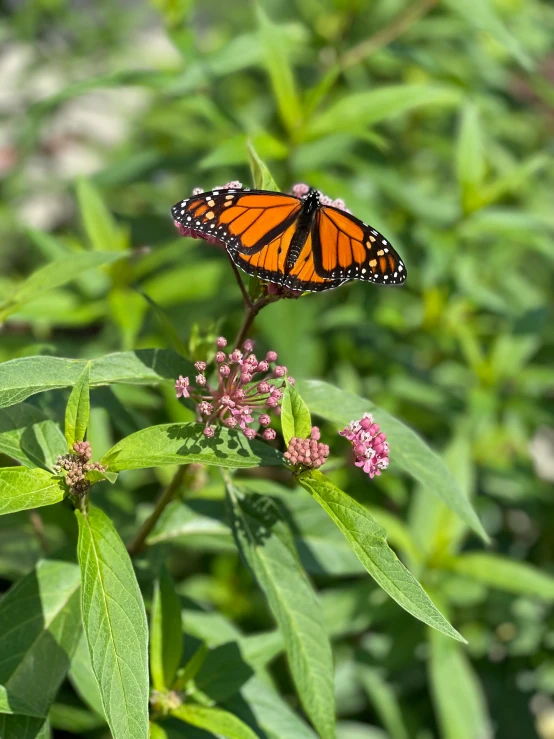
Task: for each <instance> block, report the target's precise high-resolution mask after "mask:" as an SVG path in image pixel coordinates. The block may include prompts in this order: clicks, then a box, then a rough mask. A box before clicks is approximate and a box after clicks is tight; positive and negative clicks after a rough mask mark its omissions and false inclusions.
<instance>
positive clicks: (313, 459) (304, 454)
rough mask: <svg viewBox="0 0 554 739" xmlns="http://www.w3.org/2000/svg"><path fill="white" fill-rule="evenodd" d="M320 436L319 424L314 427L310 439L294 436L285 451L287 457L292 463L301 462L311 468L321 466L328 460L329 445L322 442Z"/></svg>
mask: <svg viewBox="0 0 554 739" xmlns="http://www.w3.org/2000/svg"><path fill="white" fill-rule="evenodd" d="M320 438H321V434H320V433H319V429H318V427H317V426H314V427H313V428H312V430H311V433H310V438H309V439H301V438H300V437H298V436H293V437H292V439H291V440H290V441H289V445H288V448H287V451H286V452H285V459H287V460H288V461H289V462H290V464H292V465H296V464H301V465H302V466H303V467H310V468H315V467H321V465H322V464H325V462H326V461H327V457H328V456H329V447H328V446H327V444H320V443H319V439H320Z"/></svg>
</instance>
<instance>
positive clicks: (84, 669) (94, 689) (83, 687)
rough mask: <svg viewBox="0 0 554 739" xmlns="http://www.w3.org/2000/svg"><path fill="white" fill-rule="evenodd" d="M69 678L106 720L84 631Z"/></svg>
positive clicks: (82, 695)
mask: <svg viewBox="0 0 554 739" xmlns="http://www.w3.org/2000/svg"><path fill="white" fill-rule="evenodd" d="M69 679H70V681H71V683H72V685H73V687H74V688H75V690H76V691H77V693H78V694H79V695H80V696H81V698H82V699H83V701H84V702H85V703H86V705H87V706H89V708H91V709H92V710H93V711H94V712H95V713H97V714H98V715H99V716H101V717H102V718H103V719H104V721H105V715H104V707H103V706H102V697H101V696H100V691H99V689H98V684H97V682H96V678H95V677H94V673H93V671H92V664H91V661H90V654H89V651H88V644H87V637H86V636H85V633H84V632H82V633H81V638H80V639H79V643H78V644H77V649H76V650H75V653H74V654H73V659H72V660H71V667H70V668H69Z"/></svg>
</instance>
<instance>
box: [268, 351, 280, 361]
mask: <svg viewBox="0 0 554 739" xmlns="http://www.w3.org/2000/svg"><path fill="white" fill-rule="evenodd" d="M265 359H266V362H276V361H277V352H271V351H270V352H268V353H267V354H266V355H265Z"/></svg>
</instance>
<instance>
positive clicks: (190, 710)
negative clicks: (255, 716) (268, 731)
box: [171, 703, 257, 739]
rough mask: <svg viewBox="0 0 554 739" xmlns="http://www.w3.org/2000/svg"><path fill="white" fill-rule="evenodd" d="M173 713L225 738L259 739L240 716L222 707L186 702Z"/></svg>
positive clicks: (187, 721) (172, 713)
mask: <svg viewBox="0 0 554 739" xmlns="http://www.w3.org/2000/svg"><path fill="white" fill-rule="evenodd" d="M171 715H172V716H175V718H178V719H179V720H180V721H185V722H186V723H187V724H191V725H192V726H197V727H198V728H199V729H205V730H206V731H209V732H211V733H212V734H217V735H218V736H222V737H225V739H257V735H256V734H255V733H254V732H253V731H252V729H250V728H249V727H248V726H247V725H246V724H244V723H243V722H242V721H241V720H240V719H239V718H237V717H236V716H233V714H232V713H229V712H228V711H223V710H222V709H221V708H207V707H205V706H197V705H194V704H193V703H185V704H184V705H182V706H180V707H179V708H177V709H176V710H175V711H171Z"/></svg>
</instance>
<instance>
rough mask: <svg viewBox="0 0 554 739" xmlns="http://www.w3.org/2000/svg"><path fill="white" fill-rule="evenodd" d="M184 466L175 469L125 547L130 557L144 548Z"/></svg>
mask: <svg viewBox="0 0 554 739" xmlns="http://www.w3.org/2000/svg"><path fill="white" fill-rule="evenodd" d="M186 467H187V465H182V466H181V467H179V468H178V469H177V472H176V473H175V474H174V475H173V479H172V480H171V482H170V483H169V485H168V486H167V488H166V489H165V490H164V491H163V493H162V494H161V495H160V497H159V498H158V501H157V503H156V505H155V507H154V510H153V511H152V513H151V514H150V516H149V517H148V518H147V519H146V521H145V522H144V523H143V524H142V526H141V527H140V529H139V532H138V533H137V535H136V536H135V538H134V539H133V541H132V542H131V543H130V544H129V546H128V547H127V551H128V552H129V554H130V555H131V557H135V556H136V555H137V554H140V552H142V550H143V549H144V547H145V545H146V539H147V538H148V534H149V533H150V532H151V531H152V529H153V528H154V526H155V525H156V523H157V521H158V519H159V517H160V516H161V515H162V513H163V511H164V509H165V508H166V506H167V505H168V503H170V502H171V500H172V499H173V496H174V495H175V493H176V492H177V490H178V489H179V487H180V486H181V484H182V482H183V479H184V477H185V471H186Z"/></svg>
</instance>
